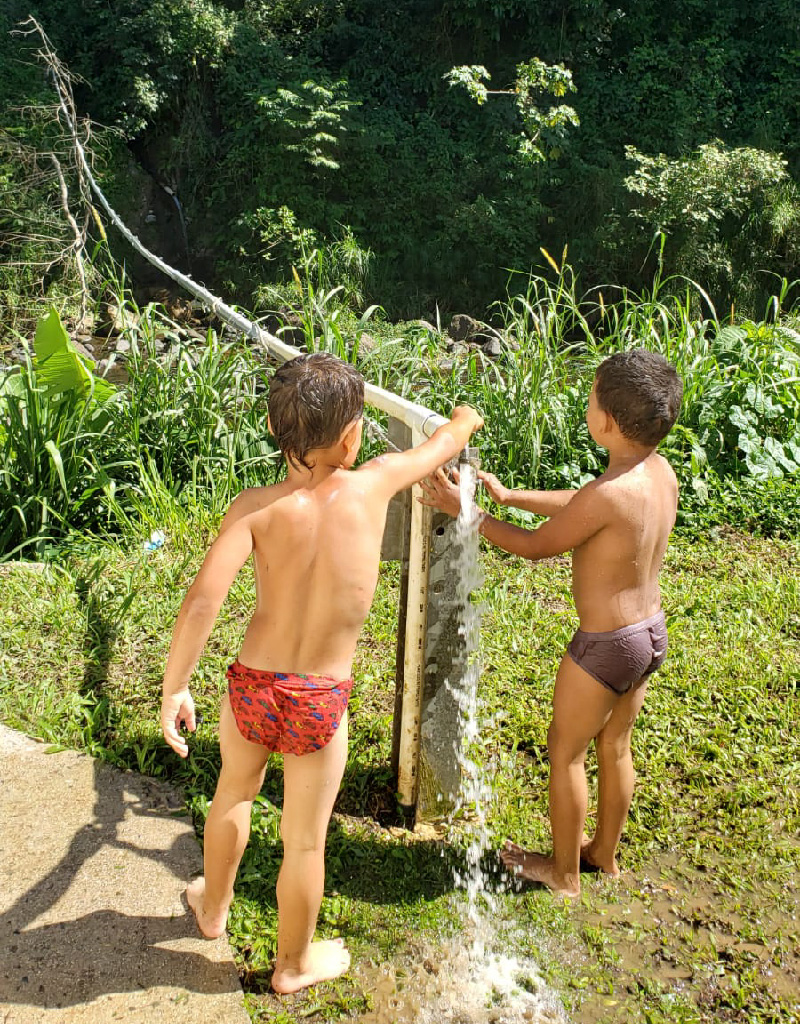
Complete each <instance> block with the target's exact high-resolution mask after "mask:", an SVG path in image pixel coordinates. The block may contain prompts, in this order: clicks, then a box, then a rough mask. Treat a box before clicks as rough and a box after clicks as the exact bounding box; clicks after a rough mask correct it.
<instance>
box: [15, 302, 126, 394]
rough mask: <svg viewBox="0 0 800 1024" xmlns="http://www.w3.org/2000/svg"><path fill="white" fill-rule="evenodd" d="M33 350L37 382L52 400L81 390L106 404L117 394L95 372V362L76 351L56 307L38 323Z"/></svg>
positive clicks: (110, 385) (112, 387) (111, 386)
mask: <svg viewBox="0 0 800 1024" xmlns="http://www.w3.org/2000/svg"><path fill="white" fill-rule="evenodd" d="M33 351H34V361H33V362H34V368H35V370H36V379H37V382H38V383H39V384H40V385H41V386H42V387H44V389H45V393H46V394H47V395H48V397H49V396H51V395H58V394H63V393H64V392H65V391H79V392H80V393H81V394H83V396H84V397H85V398H87V399H88V398H89V397H90V396H91V397H92V398H94V400H95V401H96V402H98V403H100V404H102V403H103V402H105V401H107V400H108V399H109V398H111V397H112V395H114V394H115V393H116V388H115V387H114V386H113V385H112V384H109V383H108V381H105V380H103V379H102V378H101V377H95V375H94V374H93V373H92V370H91V363H90V362H89V360H88V359H84V358H83V357H82V356H81V355H80V353H79V352H78V350H77V349H76V348H75V346H74V345H73V343H72V341H71V339H70V337H69V335H68V334H67V332H66V330H65V329H64V325H63V324H62V323H61V318H60V317H59V315H58V312H57V310H56V309H55V308H53V307H51V309H50V312H49V313H48V314H47V316H46V317H43V318H42V319H41V320H40V321H39V323H38V324H37V327H36V337H35V339H34V342H33Z"/></svg>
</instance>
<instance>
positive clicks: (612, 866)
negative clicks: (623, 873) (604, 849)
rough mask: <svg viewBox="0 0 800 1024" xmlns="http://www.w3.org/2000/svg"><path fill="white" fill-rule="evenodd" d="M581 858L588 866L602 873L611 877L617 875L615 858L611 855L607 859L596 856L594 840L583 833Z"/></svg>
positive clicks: (617, 868) (617, 869)
mask: <svg viewBox="0 0 800 1024" xmlns="http://www.w3.org/2000/svg"><path fill="white" fill-rule="evenodd" d="M581 860H582V861H584V862H585V863H586V864H588V865H589V866H590V867H593V868H597V870H598V871H602V872H603V874H606V875H610V876H611V877H612V878H618V877H619V867H618V866H617V861H616V858H614V857H612V858H611V860H610V861H608V860H604V859H603V858H602V857H598V856H597V854H596V853H595V850H594V840H592V839H589V837H588V836H586V835H584V837H583V842H582V843H581Z"/></svg>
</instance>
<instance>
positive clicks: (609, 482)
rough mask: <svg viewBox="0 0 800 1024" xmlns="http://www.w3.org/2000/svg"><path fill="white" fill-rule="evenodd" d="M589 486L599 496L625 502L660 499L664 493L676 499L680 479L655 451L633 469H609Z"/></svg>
mask: <svg viewBox="0 0 800 1024" xmlns="http://www.w3.org/2000/svg"><path fill="white" fill-rule="evenodd" d="M586 488H587V489H588V488H592V489H594V490H595V493H596V496H597V497H600V496H602V497H604V498H606V499H608V500H609V501H611V502H614V501H617V500H619V501H623V502H625V503H626V504H627V503H628V502H630V500H631V499H632V498H633V499H638V500H639V501H641V502H648V501H651V500H660V499H661V498H662V497H663V495H664V493H665V492H666V493H668V494H670V495H671V496H674V500H675V501H676V502H677V500H678V478H677V476H676V475H675V471H674V470H673V468H672V466H670V464H669V462H667V460H666V459H665V458H664V456H663V455H660V454H659V453H658V452H656V451H653V452H652V454H651V455H649V456H648V457H647V458H646V459H645V460H644V461H643V462H640V463H638V464H637V465H636V466H634V467H632V468H631V469H626V470H609V469H607V470H606V471H605V473H602V474H601V475H600V476H599V477H597V478H596V479H595V480H592V481H590V483H588V484H587V485H586Z"/></svg>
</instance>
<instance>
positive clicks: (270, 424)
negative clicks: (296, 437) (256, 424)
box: [267, 413, 275, 437]
mask: <svg viewBox="0 0 800 1024" xmlns="http://www.w3.org/2000/svg"><path fill="white" fill-rule="evenodd" d="M267 430H268V431H269V432H270V434H272V436H273V437H274V436H275V431H274V430H273V429H272V420H271V419H270V418H269V413H267Z"/></svg>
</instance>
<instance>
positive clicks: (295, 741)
mask: <svg viewBox="0 0 800 1024" xmlns="http://www.w3.org/2000/svg"><path fill="white" fill-rule="evenodd" d="M352 689H353V680H352V679H345V680H341V679H333V678H331V677H330V676H317V675H307V676H303V675H298V674H296V673H294V672H269V671H266V670H264V669H256V668H248V667H247V666H246V665H242V663H241V662H240V661H235V662H234V663H233V664H232V665H231V666H230V667H229V668H228V697H229V699H230V702H231V710H232V711H233V717H234V719H235V720H236V725H237V726H238V728H239V732H240V733H241V734H242V736H244V738H245V739H246V740H249V741H250V742H251V743H260V744H261V745H262V746H265V747H267V748H268V749H269V750H273V751H276V752H278V753H281V754H311V753H313V752H314V751H315V750H321V749H322V748H323V747H324V746H326V745H327V744H328V743H330V741H331V739H332V738H333V734H334V733H335V732H336V730H337V729H338V728H339V723H340V722H341V720H342V716H343V715H344V713H345V711H346V710H347V702H348V700H349V699H350V691H351V690H352Z"/></svg>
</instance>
